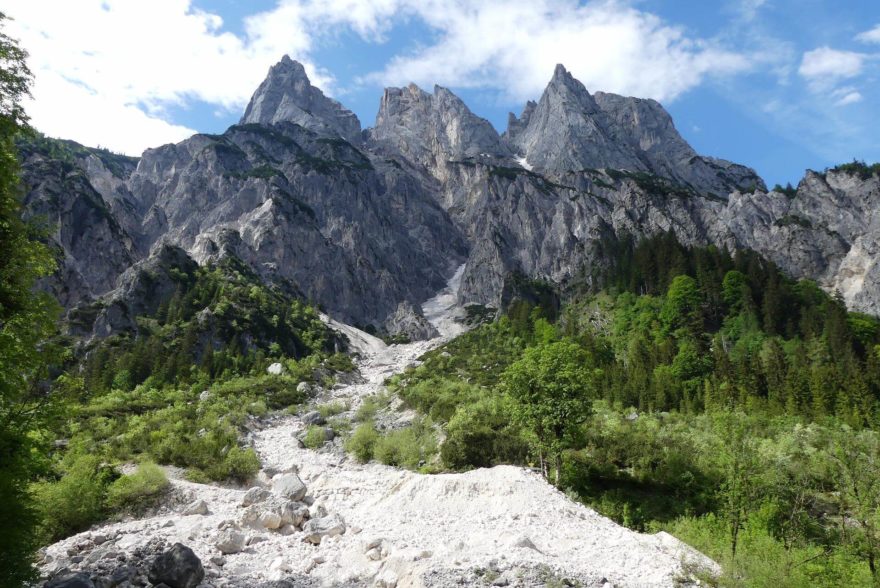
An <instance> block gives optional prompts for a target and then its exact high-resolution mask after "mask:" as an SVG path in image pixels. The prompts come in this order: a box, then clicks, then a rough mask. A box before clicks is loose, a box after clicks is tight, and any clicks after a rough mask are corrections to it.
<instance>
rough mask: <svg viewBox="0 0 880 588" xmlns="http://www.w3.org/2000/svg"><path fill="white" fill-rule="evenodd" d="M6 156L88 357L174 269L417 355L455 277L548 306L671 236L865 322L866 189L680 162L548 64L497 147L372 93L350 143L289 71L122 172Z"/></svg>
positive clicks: (683, 155) (649, 118)
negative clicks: (645, 245)
mask: <svg viewBox="0 0 880 588" xmlns="http://www.w3.org/2000/svg"><path fill="white" fill-rule="evenodd" d="M548 73H550V72H548ZM21 151H22V156H23V174H22V175H23V182H24V186H25V192H26V196H25V204H26V215H27V216H30V217H37V216H39V217H42V218H46V219H48V220H49V222H50V224H51V225H52V227H53V231H52V235H51V240H52V243H53V245H54V246H55V247H56V248H57V249H58V250H59V251H61V252H62V256H61V261H60V265H59V268H58V271H57V272H56V274H55V275H54V276H53V277H52V278H51V279H48V280H46V281H45V282H44V284H43V287H44V288H46V289H48V290H51V291H52V292H53V293H54V294H55V295H56V296H57V297H58V298H59V300H60V301H61V302H62V304H63V305H64V306H65V307H66V308H67V310H68V318H69V319H70V320H69V321H68V322H69V323H70V324H71V325H72V327H71V328H72V329H74V330H76V331H77V332H80V333H85V334H90V335H92V336H97V337H101V336H104V335H107V334H110V333H113V332H116V331H119V330H125V329H131V328H133V327H134V317H136V316H137V315H138V313H139V312H140V311H139V309H142V308H144V307H145V306H149V305H150V304H154V303H155V302H154V301H155V300H158V299H160V298H161V296H164V295H168V293H169V292H173V286H172V285H171V284H170V282H168V281H167V279H166V277H163V276H166V275H167V270H168V268H170V267H171V265H174V264H177V265H180V264H186V263H195V264H202V265H203V264H206V263H209V262H213V261H217V260H220V259H224V258H235V259H236V260H240V261H241V262H243V263H244V264H246V266H247V267H249V268H250V269H251V270H253V271H254V272H255V273H256V274H257V275H258V276H259V277H260V278H261V279H262V280H264V281H266V282H268V283H272V284H275V285H278V286H280V287H282V288H284V289H286V290H288V291H289V292H291V293H292V294H295V295H298V296H302V297H304V298H306V299H308V300H311V301H314V302H316V303H318V304H319V305H320V306H321V307H322V308H323V309H325V310H326V311H327V312H328V313H330V314H331V315H332V316H334V317H335V318H338V319H339V320H342V321H345V322H347V323H350V324H354V325H358V326H361V327H364V328H369V329H374V330H375V331H378V332H380V333H385V334H388V335H390V336H396V335H401V336H405V337H407V338H428V337H431V336H432V335H433V334H434V332H433V330H432V329H431V328H430V325H428V324H427V323H426V321H425V319H424V317H423V316H421V310H420V309H421V305H422V303H423V302H424V301H425V300H427V299H428V298H429V297H430V296H431V295H432V294H433V293H434V292H436V291H438V290H439V289H441V288H442V287H443V285H444V284H445V283H446V281H447V279H449V278H450V276H451V275H452V273H453V272H454V271H455V270H456V268H458V267H460V266H461V265H462V264H464V266H465V269H464V270H463V275H462V278H461V288H460V290H459V293H458V296H459V301H460V302H461V303H463V304H479V305H483V306H487V307H493V308H498V307H500V306H502V305H503V304H504V301H505V299H506V297H509V295H510V294H511V292H514V291H515V290H516V289H517V288H518V287H520V286H518V285H517V284H522V282H523V280H522V279H521V278H527V279H528V280H541V281H544V282H548V283H550V284H551V285H552V286H553V287H555V288H557V289H558V290H559V291H560V292H562V293H564V292H565V291H566V289H567V288H569V287H571V286H573V285H576V284H578V283H581V282H584V281H587V282H589V280H590V279H591V276H594V275H595V274H596V272H597V270H599V269H601V268H602V266H603V258H602V255H601V251H602V248H603V246H604V245H607V244H608V243H609V242H614V241H616V240H620V239H623V238H629V237H635V238H640V237H645V236H651V235H655V234H658V233H661V232H667V231H674V232H675V235H676V237H677V238H678V240H679V241H681V242H682V243H684V244H686V245H691V244H714V245H717V246H719V247H725V248H727V249H729V250H734V249H751V250H754V251H756V252H758V253H760V254H762V255H764V256H765V257H767V258H769V259H771V260H773V261H774V262H775V263H776V264H778V265H779V266H780V267H781V268H782V269H783V270H784V271H785V272H786V273H788V274H789V275H791V276H792V277H795V278H810V279H813V280H816V281H817V282H818V283H819V284H820V285H821V286H822V287H823V288H825V289H826V290H828V291H833V290H839V291H840V292H841V293H842V295H843V297H844V298H845V300H846V302H847V304H848V305H849V306H850V307H851V308H852V309H855V310H860V311H866V312H871V313H877V312H880V269H878V267H877V265H876V263H875V262H876V260H877V258H878V253H880V230H878V228H880V227H878V222H880V219H878V207H877V206H876V203H877V201H878V198H880V179H878V177H877V176H876V175H865V174H859V173H858V172H857V171H853V170H851V169H849V168H841V169H837V170H829V171H826V172H814V171H808V172H807V174H806V176H805V177H804V179H803V180H802V181H801V182H800V184H799V185H798V186H797V189H796V190H795V191H791V192H789V193H781V192H776V191H769V192H768V191H767V188H766V186H765V185H764V182H763V181H762V180H761V178H760V177H758V175H757V174H756V173H755V172H754V171H753V170H751V169H749V168H747V167H745V166H742V165H738V164H735V163H731V162H729V161H725V160H721V159H716V158H713V157H708V156H702V155H699V154H697V153H696V152H695V151H694V150H693V148H692V147H691V146H690V145H688V143H687V142H686V141H685V140H684V139H683V138H682V137H681V135H679V133H678V132H677V131H676V129H675V125H674V123H673V121H672V119H671V117H670V116H669V114H668V113H667V112H666V111H665V110H664V109H663V107H662V106H661V105H660V104H659V103H657V102H655V101H653V100H644V99H639V98H631V97H624V96H618V95H615V94H606V93H602V92H595V93H594V94H591V93H590V92H589V91H588V90H587V89H586V88H585V87H584V85H583V84H581V83H580V82H579V81H578V80H576V79H575V78H574V77H573V76H572V75H571V74H570V73H569V72H568V71H567V70H566V69H565V68H564V67H563V66H561V65H560V66H557V67H556V70H555V71H554V72H552V77H551V79H550V82H549V84H548V86H547V88H546V90H545V91H544V93H543V95H542V96H540V98H539V100H537V101H536V102H531V101H530V102H528V103H527V105H526V106H525V108H524V110H523V111H522V114H521V116H519V117H517V116H515V115H513V114H511V116H510V121H509V125H508V128H507V130H506V131H505V132H504V133H503V134H499V133H498V132H497V131H496V130H495V129H494V128H493V127H492V125H491V124H490V123H489V122H488V121H486V120H485V119H482V118H480V117H479V116H477V115H475V114H474V113H473V112H471V111H470V109H469V108H468V107H467V105H466V104H465V103H464V102H463V101H462V100H461V99H459V98H458V97H457V96H455V95H454V94H453V93H452V92H451V91H449V90H448V89H445V88H441V87H435V88H434V89H433V92H432V93H428V92H426V91H424V90H422V89H420V88H418V87H417V86H415V85H410V86H407V87H405V88H389V89H387V90H386V91H385V93H384V95H383V96H382V99H381V103H380V109H379V113H378V115H377V118H376V124H375V126H374V127H373V128H369V129H366V130H363V131H362V130H361V126H360V122H359V121H358V119H357V117H356V116H355V115H354V114H353V113H352V112H350V111H349V110H347V109H346V108H345V107H344V106H342V105H341V104H339V103H338V102H336V101H335V100H332V99H331V98H328V97H327V96H325V95H324V93H323V92H322V91H321V90H319V89H318V88H316V87H315V86H313V85H312V84H311V82H310V81H309V78H308V76H307V74H306V72H305V69H304V68H303V66H302V65H301V64H299V63H297V62H296V61H293V60H291V59H290V58H288V57H287V56H285V57H284V58H282V59H281V61H280V62H279V63H277V64H276V65H274V66H273V67H272V68H271V69H270V70H269V73H268V76H267V77H266V79H265V81H264V82H263V83H262V84H260V86H259V88H258V89H257V90H256V92H255V93H254V95H253V98H252V99H251V101H250V103H249V104H248V106H247V109H246V111H245V113H244V115H243V116H242V119H241V122H240V123H239V124H237V125H234V126H232V127H230V128H229V129H228V130H227V131H226V132H225V133H223V134H221V135H205V134H198V135H194V136H193V137H191V138H189V139H187V140H185V141H183V142H181V143H178V144H176V145H163V146H161V147H157V148H155V149H149V150H147V151H146V152H144V153H143V155H141V157H140V158H128V157H122V156H117V155H113V154H110V153H108V152H106V151H101V150H96V149H88V148H85V147H81V146H79V145H76V144H74V143H70V142H53V141H48V140H45V141H38V142H32V143H26V144H23V145H22V147H21ZM169 264H171V265H169ZM144 276H148V278H147V279H146V281H145V280H144ZM151 300H152V301H151Z"/></svg>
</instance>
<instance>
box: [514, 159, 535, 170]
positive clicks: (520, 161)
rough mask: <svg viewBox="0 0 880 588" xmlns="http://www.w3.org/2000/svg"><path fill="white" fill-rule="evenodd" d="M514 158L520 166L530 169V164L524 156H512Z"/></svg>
mask: <svg viewBox="0 0 880 588" xmlns="http://www.w3.org/2000/svg"><path fill="white" fill-rule="evenodd" d="M514 159H515V160H516V162H517V163H518V164H520V166H522V168H523V169H525V170H528V171H532V164H530V163H529V162H528V161H526V158H525V157H514Z"/></svg>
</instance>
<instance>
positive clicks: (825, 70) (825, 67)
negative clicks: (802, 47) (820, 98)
mask: <svg viewBox="0 0 880 588" xmlns="http://www.w3.org/2000/svg"><path fill="white" fill-rule="evenodd" d="M867 57H868V56H867V55H865V54H864V53H856V52H854V51H840V50H837V49H832V48H830V47H819V48H818V49H813V50H812V51H807V52H806V53H804V57H803V59H802V60H801V66H800V68H799V69H798V73H800V74H801V76H802V77H803V78H805V79H806V80H807V81H808V82H809V83H810V86H811V87H812V88H813V89H814V90H817V91H821V90H823V89H825V90H827V89H830V88H831V87H832V86H833V85H834V84H835V83H836V82H838V81H840V80H844V79H848V78H854V77H856V76H858V75H859V74H861V73H862V69H863V68H864V65H865V60H866V59H867Z"/></svg>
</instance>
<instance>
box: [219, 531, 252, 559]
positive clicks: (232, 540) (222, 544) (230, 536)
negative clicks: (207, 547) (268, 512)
mask: <svg viewBox="0 0 880 588" xmlns="http://www.w3.org/2000/svg"><path fill="white" fill-rule="evenodd" d="M245 540H246V537H245V536H244V533H241V532H240V531H238V530H236V529H232V528H229V529H224V530H223V531H221V532H220V534H219V535H218V536H217V540H216V541H215V542H214V547H216V548H217V549H218V550H219V551H220V553H222V554H223V555H229V554H231V553H238V552H240V551H241V550H242V549H244V546H245Z"/></svg>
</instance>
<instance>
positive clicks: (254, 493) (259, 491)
mask: <svg viewBox="0 0 880 588" xmlns="http://www.w3.org/2000/svg"><path fill="white" fill-rule="evenodd" d="M270 496H272V493H271V492H269V491H268V490H266V489H265V488H263V487H261V486H254V487H253V488H251V489H250V490H248V491H247V492H245V493H244V496H242V498H241V505H242V506H250V505H252V504H257V503H258V502H264V501H265V500H266V499H267V498H269V497H270Z"/></svg>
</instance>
